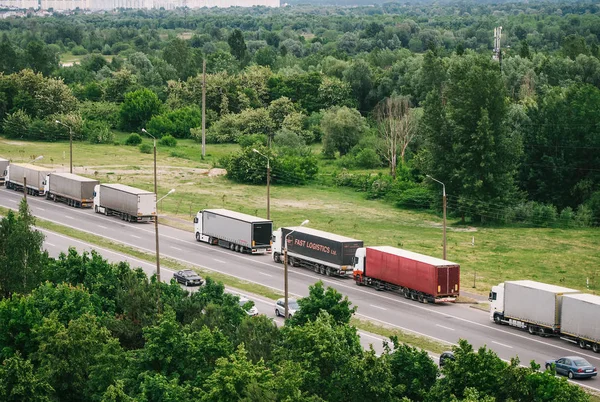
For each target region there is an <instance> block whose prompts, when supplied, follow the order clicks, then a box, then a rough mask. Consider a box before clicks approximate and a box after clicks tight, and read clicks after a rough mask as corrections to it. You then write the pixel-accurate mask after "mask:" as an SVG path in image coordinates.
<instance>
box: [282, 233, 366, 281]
mask: <svg viewBox="0 0 600 402" xmlns="http://www.w3.org/2000/svg"><path fill="white" fill-rule="evenodd" d="M286 241H287V255H288V264H289V265H291V266H294V267H298V266H299V267H305V268H308V269H311V270H313V271H314V272H316V273H318V274H321V275H328V276H331V275H335V276H347V275H351V274H352V262H353V260H354V254H355V253H356V250H357V249H358V248H360V247H362V246H363V242H362V240H356V239H351V238H349V237H345V236H340V235H337V234H334V233H329V232H324V231H322V230H317V229H312V228H307V227H303V226H294V227H282V228H279V229H277V231H276V232H274V233H273V252H272V256H273V260H274V261H275V262H280V263H281V262H283V258H284V253H285V248H286V244H285V243H286Z"/></svg>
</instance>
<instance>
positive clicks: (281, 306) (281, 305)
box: [275, 298, 300, 318]
mask: <svg viewBox="0 0 600 402" xmlns="http://www.w3.org/2000/svg"><path fill="white" fill-rule="evenodd" d="M298 310H300V306H299V305H298V301H297V300H296V299H288V317H287V318H292V316H293V315H294V314H295V313H296V311H298ZM275 315H276V316H277V317H285V299H284V298H281V299H279V300H277V303H275Z"/></svg>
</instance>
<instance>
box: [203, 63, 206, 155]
mask: <svg viewBox="0 0 600 402" xmlns="http://www.w3.org/2000/svg"><path fill="white" fill-rule="evenodd" d="M205 156H206V59H204V60H202V159H204V157H205Z"/></svg>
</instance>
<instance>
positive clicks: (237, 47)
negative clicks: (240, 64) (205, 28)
mask: <svg viewBox="0 0 600 402" xmlns="http://www.w3.org/2000/svg"><path fill="white" fill-rule="evenodd" d="M227 43H228V44H229V47H230V51H231V54H232V56H233V57H235V58H236V59H237V60H238V61H242V60H243V59H244V58H245V57H246V42H245V41H244V34H243V33H242V31H240V30H239V29H237V28H236V29H234V30H233V32H232V33H231V35H229V38H227Z"/></svg>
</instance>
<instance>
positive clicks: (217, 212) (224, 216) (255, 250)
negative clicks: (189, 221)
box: [194, 209, 273, 254]
mask: <svg viewBox="0 0 600 402" xmlns="http://www.w3.org/2000/svg"><path fill="white" fill-rule="evenodd" d="M194 232H195V233H196V240H197V241H202V242H205V243H209V244H215V245H219V246H221V247H225V248H228V249H230V250H233V251H237V252H240V253H250V254H265V253H270V252H271V234H272V232H273V222H272V221H271V220H268V219H264V218H261V217H258V216H252V215H247V214H242V213H240V212H235V211H230V210H228V209H205V210H202V211H199V212H198V213H197V214H196V217H195V218H194Z"/></svg>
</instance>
